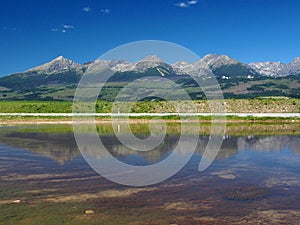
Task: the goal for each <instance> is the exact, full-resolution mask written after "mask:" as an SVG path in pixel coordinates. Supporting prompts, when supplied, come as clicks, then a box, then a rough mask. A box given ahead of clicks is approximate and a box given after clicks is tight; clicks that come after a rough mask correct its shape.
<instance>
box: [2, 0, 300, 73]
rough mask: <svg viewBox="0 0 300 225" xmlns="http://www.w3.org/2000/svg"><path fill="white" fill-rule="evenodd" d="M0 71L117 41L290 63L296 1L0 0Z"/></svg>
mask: <svg viewBox="0 0 300 225" xmlns="http://www.w3.org/2000/svg"><path fill="white" fill-rule="evenodd" d="M0 4H1V7H0V40H1V42H0V49H1V51H0V60H1V66H0V76H2V75H7V74H10V73H14V72H18V71H24V70H26V69H28V68H31V67H34V66H36V65H39V64H42V63H45V62H47V61H49V60H51V59H53V58H55V57H57V56H59V55H63V56H65V57H67V58H70V59H72V60H74V61H76V62H79V63H83V62H87V61H91V60H93V59H96V58H98V57H99V56H100V55H102V54H103V53H105V52H106V51H108V50H110V49H112V48H115V47H117V46H119V45H121V44H125V43H128V42H132V41H139V40H164V41H170V42H175V43H177V44H180V45H183V46H184V47H187V48H189V49H190V50H192V51H193V52H195V53H196V54H198V55H199V56H201V57H202V56H204V55H205V54H207V53H216V54H226V55H229V56H231V57H233V58H236V59H238V60H241V61H243V62H246V63H248V62H251V61H283V62H286V63H287V62H290V61H291V60H293V58H295V57H298V56H300V13H299V12H300V1H299V0H198V1H196V0H191V1H181V0H179V1H177V0H128V1H126V0H114V1H112V0H61V1H56V0H39V1H37V0H24V1H20V0H1V1H0Z"/></svg>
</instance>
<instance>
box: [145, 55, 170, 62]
mask: <svg viewBox="0 0 300 225" xmlns="http://www.w3.org/2000/svg"><path fill="white" fill-rule="evenodd" d="M145 61H148V62H161V63H165V61H164V60H163V59H162V58H160V57H159V56H157V55H148V56H146V57H145V58H143V59H142V60H141V61H140V62H145Z"/></svg>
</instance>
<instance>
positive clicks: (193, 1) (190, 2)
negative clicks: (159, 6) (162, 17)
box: [175, 0, 198, 8]
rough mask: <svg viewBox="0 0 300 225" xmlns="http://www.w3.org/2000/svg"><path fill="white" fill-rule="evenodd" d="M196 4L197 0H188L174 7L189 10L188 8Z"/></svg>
mask: <svg viewBox="0 0 300 225" xmlns="http://www.w3.org/2000/svg"><path fill="white" fill-rule="evenodd" d="M196 4H198V0H190V1H187V2H179V3H177V4H175V6H177V7H180V8H189V7H190V6H193V5H196Z"/></svg>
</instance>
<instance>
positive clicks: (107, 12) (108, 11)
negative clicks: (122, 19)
mask: <svg viewBox="0 0 300 225" xmlns="http://www.w3.org/2000/svg"><path fill="white" fill-rule="evenodd" d="M100 12H101V13H103V14H109V13H110V10H109V9H101V11H100Z"/></svg>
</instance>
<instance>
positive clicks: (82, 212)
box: [0, 122, 300, 225]
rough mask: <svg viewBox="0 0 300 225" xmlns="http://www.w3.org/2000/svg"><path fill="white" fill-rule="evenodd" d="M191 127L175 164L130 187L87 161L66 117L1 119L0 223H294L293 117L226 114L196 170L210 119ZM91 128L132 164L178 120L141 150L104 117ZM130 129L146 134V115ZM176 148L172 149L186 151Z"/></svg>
mask: <svg viewBox="0 0 300 225" xmlns="http://www.w3.org/2000/svg"><path fill="white" fill-rule="evenodd" d="M121 126H122V125H121ZM191 129H199V133H200V138H199V142H198V144H197V149H196V151H195V152H194V154H193V155H192V157H191V159H190V160H189V161H188V163H187V164H186V165H185V166H184V167H183V168H182V169H181V170H180V171H179V172H178V173H177V174H175V175H174V176H172V177H171V178H169V179H168V180H166V181H164V182H161V183H158V184H155V185H150V186H145V187H130V186H124V185H120V184H116V183H114V182H112V181H110V180H107V179H105V178H104V177H102V176H100V175H99V174H98V173H96V172H95V171H94V170H93V169H92V168H91V167H90V165H89V164H88V163H87V162H86V161H85V159H84V157H83V156H82V154H81V152H80V151H79V150H78V147H77V144H76V140H75V138H74V134H73V130H72V126H71V125H23V126H5V127H1V128H0V179H1V183H0V224H22V225H23V224H81V225H82V224H118V225H119V224H300V204H299V202H300V124H299V123H292V122H291V123H268V124H267V123H261V124H257V123H249V124H235V123H232V124H228V127H227V129H226V134H225V135H224V137H223V139H224V140H223V144H222V147H221V150H220V152H219V153H218V155H217V157H216V159H215V160H214V162H213V163H212V164H211V165H210V167H209V168H208V169H206V170H205V171H203V172H199V170H198V167H199V162H200V160H201V157H202V155H203V153H204V151H205V146H206V144H207V142H208V140H209V136H208V134H209V126H208V124H202V125H201V126H200V127H198V126H196V125H193V124H191ZM97 130H98V133H99V136H100V138H101V140H102V142H103V144H104V145H105V146H106V149H107V150H108V152H109V153H110V154H111V155H112V156H113V157H114V158H116V159H118V160H119V161H121V162H123V163H126V164H129V165H133V166H148V165H152V164H156V163H159V162H161V161H163V160H164V159H167V158H168V157H170V155H171V154H172V151H173V150H174V148H175V147H176V145H178V143H180V142H179V136H180V135H179V130H180V126H179V125H178V124H168V129H167V135H166V137H165V139H164V140H163V142H162V143H161V144H160V145H159V146H158V147H157V148H156V149H154V150H151V151H145V152H141V151H134V150H132V149H129V148H127V147H125V146H124V145H122V144H121V143H120V141H119V140H118V139H117V137H116V136H115V135H114V133H113V129H112V126H111V125H110V124H99V125H98V126H97ZM131 130H133V132H134V133H135V135H136V137H139V138H142V139H143V138H146V137H147V136H148V134H149V130H148V128H147V124H132V125H131ZM122 132H123V131H122V128H121V129H120V135H123V136H126V135H127V134H126V132H123V133H122ZM86 135H87V136H88V135H89V131H86ZM182 149H183V150H182V151H181V152H179V153H177V154H179V155H178V157H183V156H184V155H185V154H186V152H185V149H184V148H182ZM186 151H187V152H188V149H186ZM90 154H91V157H95V158H101V160H103V162H105V160H106V158H105V155H103V154H101V152H91V153H90ZM120 176H121V175H120Z"/></svg>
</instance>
